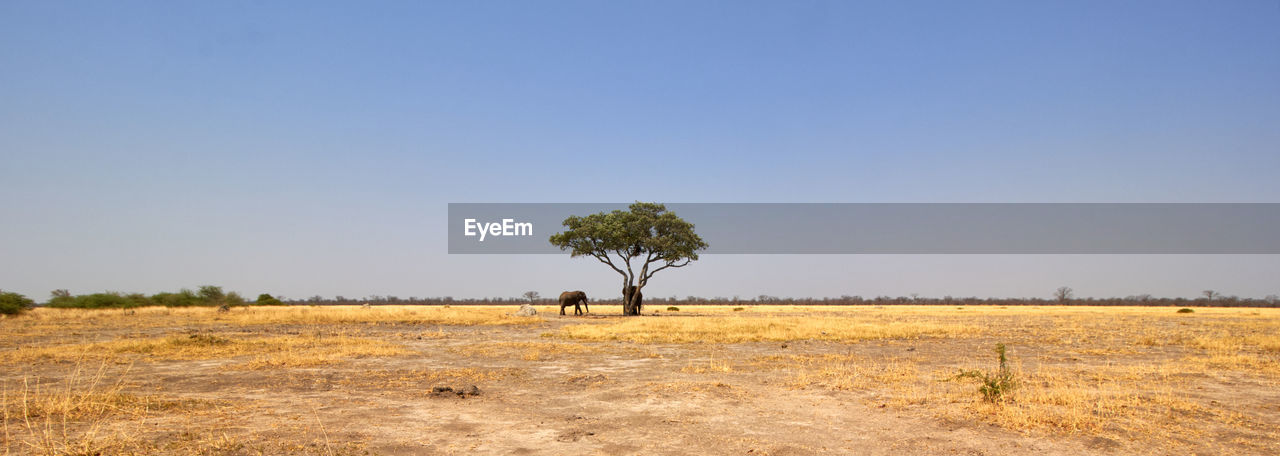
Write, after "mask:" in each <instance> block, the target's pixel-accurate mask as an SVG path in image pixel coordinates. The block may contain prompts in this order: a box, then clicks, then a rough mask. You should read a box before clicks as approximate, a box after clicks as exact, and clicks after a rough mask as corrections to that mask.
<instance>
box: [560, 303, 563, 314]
mask: <svg viewBox="0 0 1280 456" xmlns="http://www.w3.org/2000/svg"><path fill="white" fill-rule="evenodd" d="M560 315H564V303H563V302H562V303H560Z"/></svg>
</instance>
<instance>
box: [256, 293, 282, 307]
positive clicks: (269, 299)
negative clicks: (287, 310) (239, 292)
mask: <svg viewBox="0 0 1280 456" xmlns="http://www.w3.org/2000/svg"><path fill="white" fill-rule="evenodd" d="M257 304H258V305H260V306H283V305H284V302H283V301H280V300H279V299H276V297H275V296H271V295H269V294H266V293H263V294H260V295H258V302H257Z"/></svg>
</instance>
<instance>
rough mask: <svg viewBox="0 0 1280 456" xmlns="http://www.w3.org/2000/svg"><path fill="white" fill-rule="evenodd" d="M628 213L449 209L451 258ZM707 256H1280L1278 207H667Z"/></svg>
mask: <svg viewBox="0 0 1280 456" xmlns="http://www.w3.org/2000/svg"><path fill="white" fill-rule="evenodd" d="M628 205H629V203H617V204H597V203H450V204H449V222H448V223H449V230H448V231H449V253H451V254H551V253H557V254H563V253H564V252H562V251H561V250H560V249H559V248H557V247H555V246H553V245H551V243H550V242H549V240H548V239H549V238H550V237H551V235H552V234H555V233H558V232H561V231H564V226H563V225H562V223H563V222H564V219H565V218H568V217H569V216H571V215H577V216H585V215H589V214H593V213H597V212H609V211H613V210H626V209H627V206H628ZM666 207H667V210H669V211H671V212H674V213H675V214H676V215H678V216H680V217H681V218H683V219H685V220H687V221H689V222H690V223H693V224H694V226H695V228H694V230H695V231H696V232H697V233H698V235H700V236H702V239H703V240H705V241H706V242H707V243H708V244H710V247H709V248H708V249H707V250H706V251H705V252H704V253H708V254H859V253H860V254H1280V230H1278V229H1277V228H1280V204H1278V203H1152V204H1149V203H1044V204H1041V203H668V204H666Z"/></svg>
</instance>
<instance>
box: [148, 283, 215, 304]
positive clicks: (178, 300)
mask: <svg viewBox="0 0 1280 456" xmlns="http://www.w3.org/2000/svg"><path fill="white" fill-rule="evenodd" d="M151 301H152V302H153V303H155V305H157V306H165V307H191V306H200V305H204V303H203V301H202V300H201V299H200V297H199V296H196V294H195V292H193V291H191V290H188V289H186V288H183V289H181V290H178V292H177V293H168V292H164V293H156V294H154V295H152V296H151Z"/></svg>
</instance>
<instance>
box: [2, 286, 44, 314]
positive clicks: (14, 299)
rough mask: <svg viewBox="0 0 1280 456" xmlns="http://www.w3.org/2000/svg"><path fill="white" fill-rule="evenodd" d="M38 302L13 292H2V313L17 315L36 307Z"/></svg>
mask: <svg viewBox="0 0 1280 456" xmlns="http://www.w3.org/2000/svg"><path fill="white" fill-rule="evenodd" d="M35 305H36V302H35V301H32V300H31V299H29V298H27V297H26V296H23V295H20V294H18V293H12V292H0V314H4V315H17V314H20V313H23V312H26V311H27V309H30V308H32V307H35Z"/></svg>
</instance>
